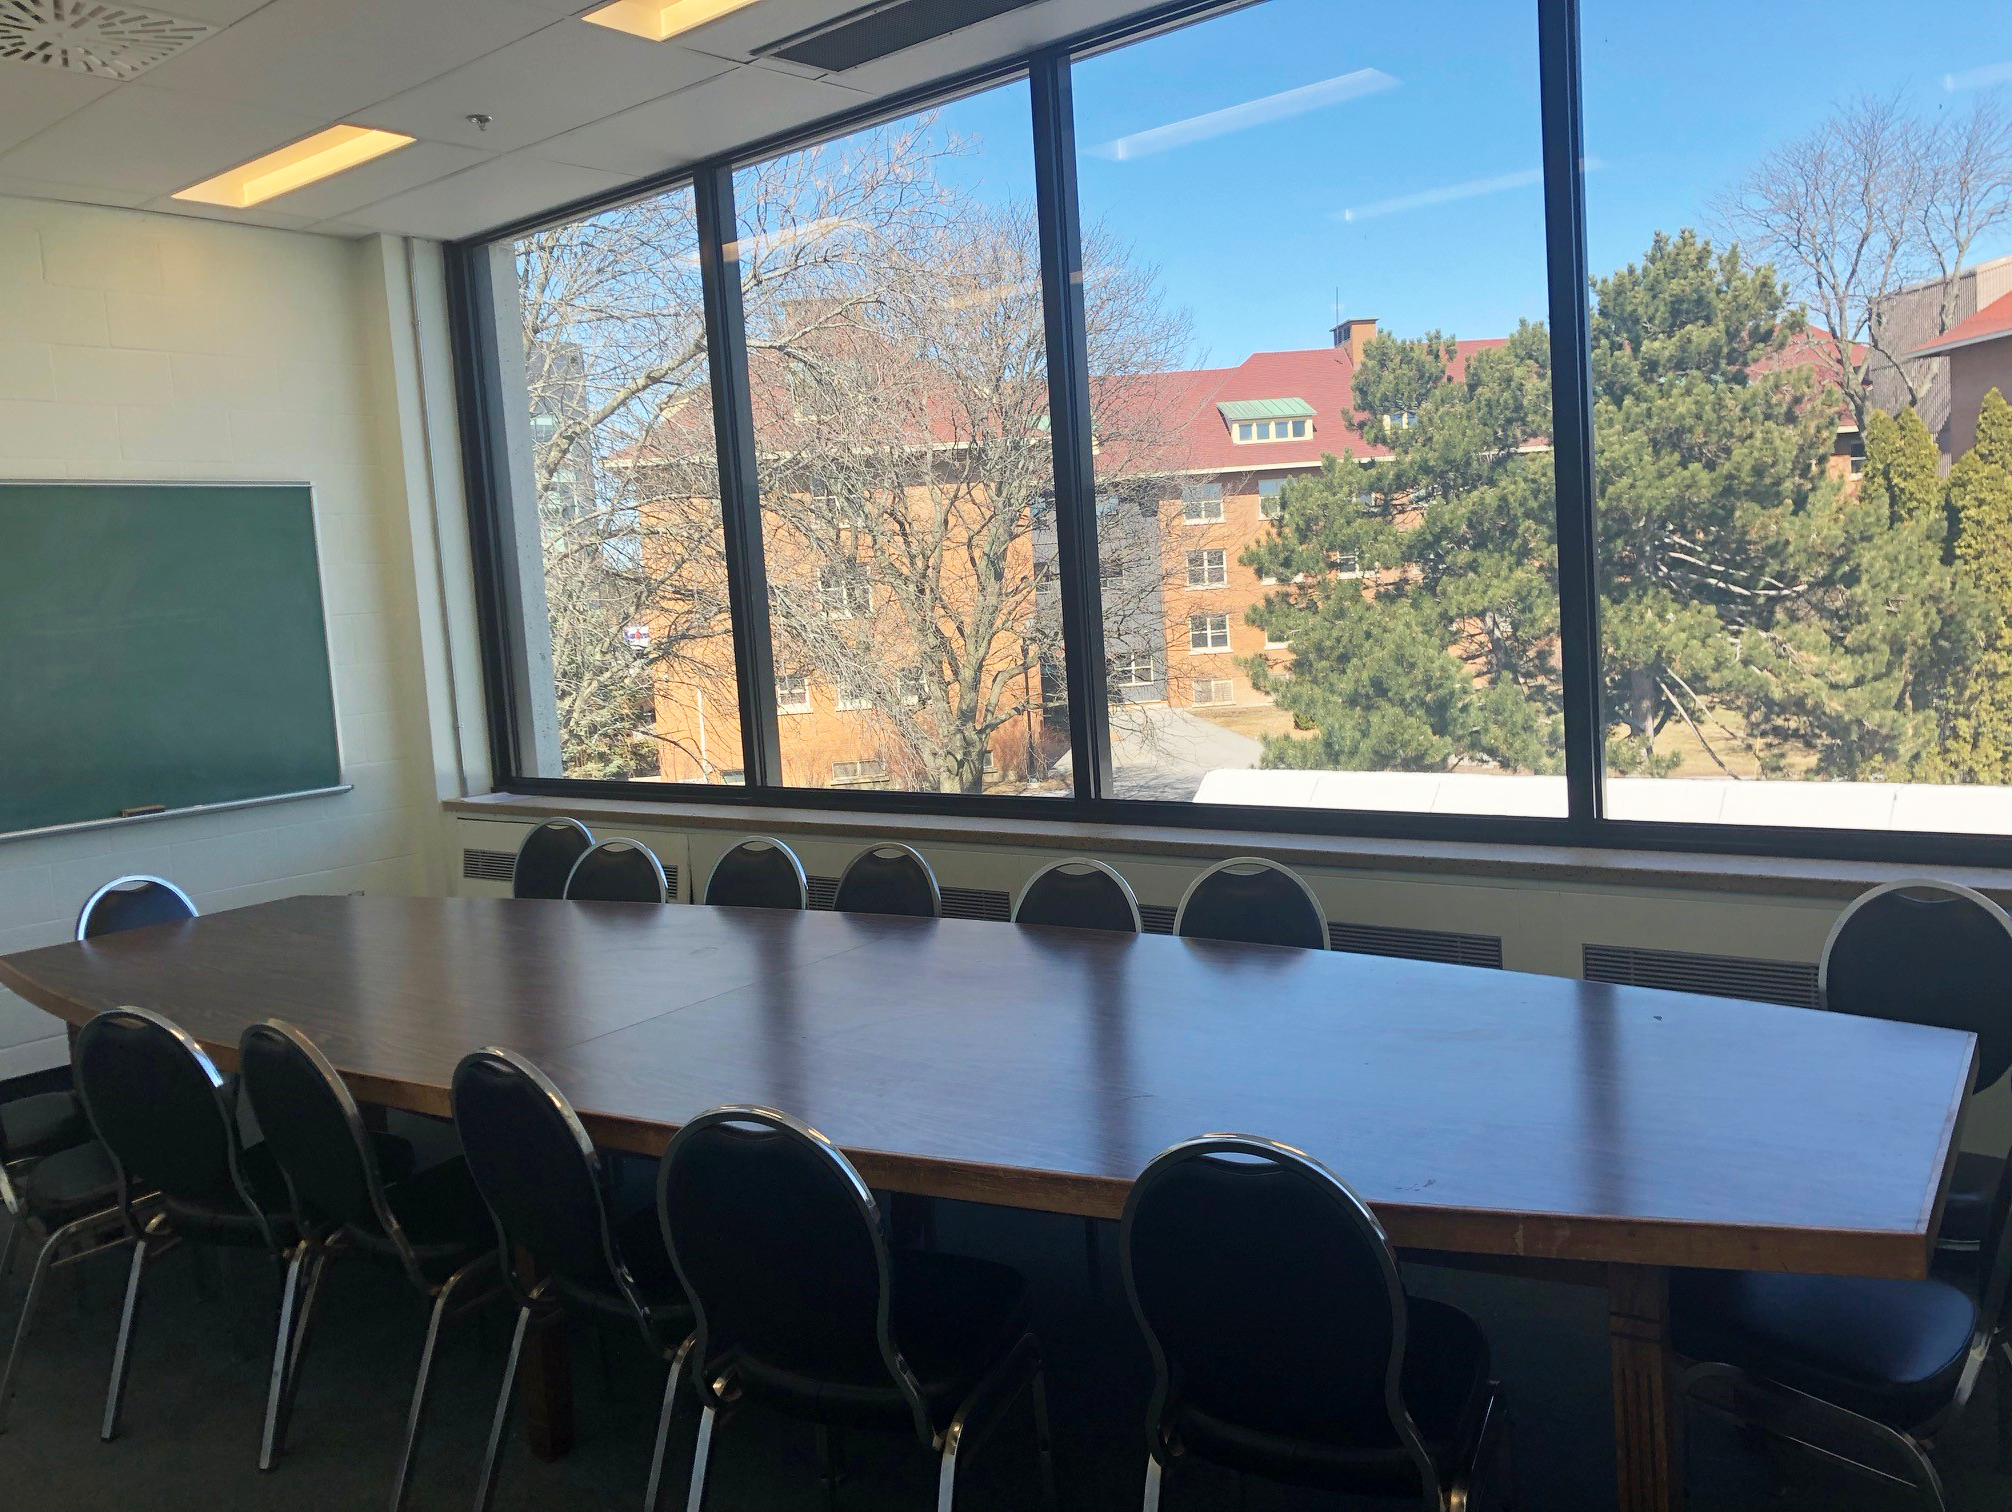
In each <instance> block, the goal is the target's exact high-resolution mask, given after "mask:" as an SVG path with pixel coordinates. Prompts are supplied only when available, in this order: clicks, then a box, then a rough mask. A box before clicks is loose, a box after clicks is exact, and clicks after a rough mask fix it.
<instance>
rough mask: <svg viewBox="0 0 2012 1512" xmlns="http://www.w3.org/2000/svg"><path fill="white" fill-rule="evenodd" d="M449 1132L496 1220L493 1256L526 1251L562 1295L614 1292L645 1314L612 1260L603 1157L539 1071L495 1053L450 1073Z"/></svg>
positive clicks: (479, 1055) (472, 1057)
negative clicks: (512, 1249)
mask: <svg viewBox="0 0 2012 1512" xmlns="http://www.w3.org/2000/svg"><path fill="white" fill-rule="evenodd" d="M452 1095H453V1107H454V1129H455V1132H456V1133H457V1134H459V1135H460V1136H461V1149H462V1152H463V1154H464V1155H465V1156H466V1157H467V1160H468V1172H469V1174H470V1175H471V1176H473V1177H474V1178H475V1186H476V1189H477V1190H478V1191H480V1192H481V1193H482V1201H483V1203H484V1204H485V1205H486V1206H487V1207H488V1209H489V1214H490V1216H491V1217H492V1218H493V1219H494V1220H495V1223H496V1236H497V1241H498V1245H499V1249H500V1250H501V1252H502V1253H503V1255H504V1256H505V1259H506V1262H507V1256H508V1253H509V1249H510V1246H512V1245H522V1246H523V1247H524V1249H525V1250H527V1251H529V1253H530V1255H531V1257H532V1258H533V1259H534V1260H536V1261H537V1262H538V1268H539V1269H540V1270H541V1271H543V1272H545V1273H546V1275H547V1276H548V1277H549V1278H550V1281H551V1284H552V1285H553V1286H554V1287H555V1288H557V1289H558V1290H559V1291H560V1292H562V1293H564V1292H567V1291H570V1290H589V1291H598V1292H606V1291H614V1292H616V1293H617V1294H619V1295H620V1296H622V1297H623V1298H624V1299H626V1300H627V1301H628V1302H629V1304H630V1305H631V1306H632V1307H633V1308H634V1309H635V1312H636V1315H637V1316H638V1317H639V1318H640V1317H642V1316H643V1306H642V1302H641V1300H640V1299H639V1298H638V1297H637V1295H636V1289H635V1282H634V1281H633V1280H632V1279H631V1278H630V1276H629V1272H628V1269H627V1267H625V1266H624V1265H623V1264H622V1261H621V1258H620V1256H619V1255H618V1254H617V1253H616V1250H615V1244H614V1239H613V1236H612V1234H611V1232H610V1229H609V1224H608V1209H607V1205H606V1203H605V1201H604V1200H603V1195H602V1183H603V1181H604V1179H605V1173H604V1171H603V1169H602V1165H601V1156H600V1152H599V1151H598V1150H596V1149H595V1148H594V1142H593V1140H591V1139H589V1138H588V1137H587V1131H586V1129H585V1128H584V1127H583V1126H582V1125H581V1123H580V1119H579V1115H578V1114H576V1113H575V1112H574V1111H573V1105H572V1104H571V1103H569V1102H567V1101H566V1099H565V1097H564V1096H563V1095H562V1094H561V1093H560V1091H559V1089H558V1088H557V1087H555V1086H553V1085H552V1083H551V1081H550V1080H549V1079H548V1078H547V1077H546V1076H545V1074H544V1073H543V1072H542V1071H540V1070H539V1069H538V1068H537V1067H536V1066H534V1065H532V1064H531V1063H530V1062H529V1061H528V1060H526V1059H524V1057H523V1056H521V1055H518V1054H516V1053H515V1052H514V1051H510V1050H504V1049H499V1048H497V1047H495V1046H491V1047H489V1048H488V1049H485V1050H477V1051H474V1052H473V1053H471V1054H469V1055H466V1056H464V1057H462V1060H461V1064H460V1065H458V1066H456V1067H455V1068H454V1086H453V1094H452Z"/></svg>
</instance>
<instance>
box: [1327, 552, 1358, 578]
mask: <svg viewBox="0 0 2012 1512" xmlns="http://www.w3.org/2000/svg"><path fill="white" fill-rule="evenodd" d="M1334 575H1335V576H1336V577H1345V578H1357V577H1361V576H1362V565H1361V563H1360V562H1358V561H1357V559H1356V555H1355V553H1354V552H1352V551H1337V552H1336V553H1335V554H1334Z"/></svg>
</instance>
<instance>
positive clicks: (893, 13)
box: [761, 0, 1037, 73]
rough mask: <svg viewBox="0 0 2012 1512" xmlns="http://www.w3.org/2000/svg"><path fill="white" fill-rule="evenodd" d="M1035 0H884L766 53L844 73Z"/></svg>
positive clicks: (793, 36)
mask: <svg viewBox="0 0 2012 1512" xmlns="http://www.w3.org/2000/svg"><path fill="white" fill-rule="evenodd" d="M1035 3H1037V0H892V3H889V0H879V3H877V4H874V5H868V6H865V7H862V8H861V9H859V10H855V11H853V12H851V13H850V14H848V15H844V16H841V17H839V18H838V19H837V20H836V21H833V22H830V23H828V24H826V25H824V26H817V27H813V28H811V29H810V30H809V31H800V32H794V33H792V34H791V35H789V36H787V37H784V38H783V39H782V40H781V41H780V42H775V43H771V44H770V45H769V46H767V47H764V48H762V49H761V56H763V57H770V58H781V59H783V60H784V61H785V62H789V63H801V64H802V65H804V67H806V68H822V69H826V70H828V71H830V72H832V73H838V72H842V71H843V70H845V69H848V68H857V67H859V65H860V64H862V63H871V62H872V61H873V60H874V59H875V58H884V57H886V56H888V54H890V53H898V52H900V51H901V50H902V49H903V48H908V47H915V46H918V45H919V44H921V43H924V42H933V41H935V40H936V38H938V37H943V36H948V35H949V34H950V33H951V32H954V31H959V30H962V29H963V28H964V27H967V26H975V25H976V24H977V23H978V22H980V21H989V20H991V19H992V18H993V17H994V16H1003V15H1005V14H1006V13H1007V12H1008V11H1016V10H1021V9H1023V8H1025V7H1026V6H1029V5H1033V4H1035Z"/></svg>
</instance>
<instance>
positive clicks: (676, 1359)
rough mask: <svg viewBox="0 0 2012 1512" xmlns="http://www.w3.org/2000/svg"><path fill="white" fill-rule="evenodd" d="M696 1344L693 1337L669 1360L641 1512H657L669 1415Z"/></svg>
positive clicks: (667, 1443)
mask: <svg viewBox="0 0 2012 1512" xmlns="http://www.w3.org/2000/svg"><path fill="white" fill-rule="evenodd" d="M698 1342H699V1336H698V1335H697V1334H693V1335H692V1336H691V1337H690V1338H688V1339H686V1340H685V1342H684V1343H682V1344H680V1345H679V1346H678V1352H677V1353H676V1354H675V1355H673V1356H672V1357H671V1374H670V1378H669V1379H668V1380H666V1381H665V1382H664V1405H663V1406H662V1407H661V1408H659V1409H658V1411H657V1444H656V1448H655V1449H653V1450H652V1451H651V1453H650V1483H649V1485H648V1486H646V1487H645V1488H644V1490H643V1512H657V1503H658V1499H659V1498H660V1497H661V1496H662V1495H663V1487H664V1457H665V1455H666V1454H667V1453H668V1452H669V1449H670V1442H669V1441H670V1437H671V1412H672V1409H673V1408H675V1407H676V1405H677V1401H678V1387H679V1386H680V1385H681V1384H682V1382H683V1380H684V1374H685V1369H686V1362H687V1361H688V1360H689V1359H690V1358H691V1353H692V1347H693V1346H694V1345H696V1344H697V1343H698ZM696 1473H697V1472H696V1471H694V1474H696Z"/></svg>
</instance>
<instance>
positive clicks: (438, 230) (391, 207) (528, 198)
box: [342, 152, 626, 240]
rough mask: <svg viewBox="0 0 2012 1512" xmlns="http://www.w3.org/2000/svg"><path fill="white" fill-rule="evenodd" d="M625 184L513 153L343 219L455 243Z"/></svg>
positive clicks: (588, 170)
mask: <svg viewBox="0 0 2012 1512" xmlns="http://www.w3.org/2000/svg"><path fill="white" fill-rule="evenodd" d="M625 182H626V177H625V176H624V175H622V174H616V173H604V172H599V171H597V170H595V169H592V168H582V167H578V166H575V165H574V164H571V163H555V162H550V161H547V160H545V159H543V158H535V157H531V156H529V155H528V154H526V153H522V152H513V153H510V154H509V155H508V156H505V157H499V158H491V159H490V160H489V161H488V162H486V163H480V164H477V165H476V166H475V167H473V168H470V169H467V170H465V171H464V172H461V173H457V174H455V175H453V176H452V177H451V178H444V179H439V180H437V181H435V182H434V183H431V184H428V185H426V186H425V187H424V188H420V189H413V190H410V191H408V192H406V193H404V194H398V195H393V196H392V197H391V198H390V199H387V200H380V201H379V202H378V203H377V204H374V205H365V206H364V207H362V208H361V209H358V210H352V211H350V212H348V213H347V214H345V215H344V216H343V217H342V218H343V219H344V220H345V221H348V222H350V223H351V224H352V225H358V226H364V227H368V228H369V229H370V230H373V231H396V232H400V233H402V234H404V235H407V236H436V237H440V238H442V239H446V240H451V239H453V238H455V237H461V236H472V235H474V234H475V233H476V232H478V231H485V230H487V229H488V228H489V227H491V226H497V225H501V224H502V223H503V222H505V221H511V220H516V219H518V218H520V217H522V216H527V215H536V214H538V213H540V212H541V211H544V210H548V209H551V208H552V207H553V206H555V205H563V204H566V203H567V202H569V201H571V200H576V199H585V198H587V197H588V196H590V195H595V194H605V193H607V192H608V191H609V190H612V189H619V188H621V187H622V185H623V184H624V183H625Z"/></svg>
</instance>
